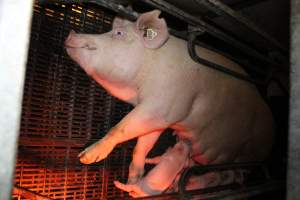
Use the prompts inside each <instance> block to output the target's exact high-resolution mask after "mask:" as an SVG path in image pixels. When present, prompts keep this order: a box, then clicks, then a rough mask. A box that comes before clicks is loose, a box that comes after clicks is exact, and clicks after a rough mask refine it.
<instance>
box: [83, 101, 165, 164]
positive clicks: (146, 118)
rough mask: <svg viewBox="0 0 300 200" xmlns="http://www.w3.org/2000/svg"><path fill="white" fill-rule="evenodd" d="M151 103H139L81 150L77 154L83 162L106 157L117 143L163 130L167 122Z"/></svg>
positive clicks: (87, 162)
mask: <svg viewBox="0 0 300 200" xmlns="http://www.w3.org/2000/svg"><path fill="white" fill-rule="evenodd" d="M160 113H161V112H160V111H157V110H156V109H153V105H152V103H151V104H148V105H147V104H145V103H143V104H139V105H137V106H136V107H135V108H134V109H133V110H132V111H131V112H130V113H128V114H127V115H126V116H125V117H124V118H123V119H122V120H121V121H120V122H119V123H118V124H117V125H116V126H115V127H113V128H112V129H111V130H110V131H109V132H108V133H107V134H106V135H105V136H104V137H103V138H102V139H101V140H99V141H98V142H96V143H95V144H93V145H91V146H90V147H88V148H86V149H85V150H84V151H82V152H81V153H80V154H79V155H78V156H79V157H80V161H81V162H82V163H84V164H90V163H93V162H99V161H101V160H103V159H104V158H106V157H107V156H108V154H109V153H110V152H111V151H112V150H113V149H114V147H115V146H116V145H117V144H120V143H122V142H125V141H127V140H130V139H133V138H136V137H140V136H142V135H145V134H147V133H152V132H155V131H163V130H164V129H166V128H167V127H168V126H169V123H167V122H166V120H164V119H163V116H162V115H161V114H160Z"/></svg>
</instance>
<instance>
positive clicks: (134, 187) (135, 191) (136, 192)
mask: <svg viewBox="0 0 300 200" xmlns="http://www.w3.org/2000/svg"><path fill="white" fill-rule="evenodd" d="M114 184H115V186H116V187H117V188H119V189H120V190H123V191H125V192H128V193H129V195H130V196H132V197H134V198H137V197H145V196H148V195H149V194H147V193H145V192H144V191H143V190H142V189H141V188H140V187H139V186H138V184H123V183H121V182H119V181H114Z"/></svg>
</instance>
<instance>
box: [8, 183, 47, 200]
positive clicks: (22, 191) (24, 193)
mask: <svg viewBox="0 0 300 200" xmlns="http://www.w3.org/2000/svg"><path fill="white" fill-rule="evenodd" d="M13 194H15V195H19V196H21V197H25V198H28V199H35V200H52V199H50V198H48V197H44V196H42V195H40V194H38V193H36V192H32V191H30V190H28V189H26V188H23V187H19V186H15V187H14V189H13Z"/></svg>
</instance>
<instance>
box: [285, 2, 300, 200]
mask: <svg viewBox="0 0 300 200" xmlns="http://www.w3.org/2000/svg"><path fill="white" fill-rule="evenodd" d="M290 22H291V34H290V36H291V37H290V38H291V44H290V45H291V46H290V56H291V57H290V62H291V72H290V83H291V88H290V94H291V96H290V114H289V115H290V116H289V117H290V119H289V139H288V143H289V148H288V173H287V199H288V200H292V199H293V200H294V199H299V194H300V56H299V55H300V0H291V21H290Z"/></svg>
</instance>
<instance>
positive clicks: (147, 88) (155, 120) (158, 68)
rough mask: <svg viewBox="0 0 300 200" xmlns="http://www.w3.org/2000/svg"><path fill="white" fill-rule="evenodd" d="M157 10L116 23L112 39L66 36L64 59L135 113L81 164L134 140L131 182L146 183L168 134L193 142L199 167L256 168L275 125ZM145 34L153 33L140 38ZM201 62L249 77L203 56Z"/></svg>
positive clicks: (249, 90)
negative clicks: (150, 156) (193, 53)
mask: <svg viewBox="0 0 300 200" xmlns="http://www.w3.org/2000/svg"><path fill="white" fill-rule="evenodd" d="M159 14H160V12H159V11H157V10H155V11H152V12H148V13H144V14H142V15H140V17H139V18H138V20H137V22H135V23H132V22H129V21H126V20H121V19H119V18H117V19H116V20H115V21H114V24H113V30H112V31H111V32H108V33H105V34H101V35H90V34H76V33H74V32H71V33H70V34H69V36H68V38H67V39H66V42H65V46H66V50H67V53H68V54H69V56H70V57H71V58H72V59H73V60H74V61H76V62H77V63H78V64H79V65H80V66H81V67H82V68H83V69H84V70H85V71H86V72H87V74H88V75H90V76H91V77H92V78H94V79H95V80H96V81H97V82H98V83H99V84H100V85H102V86H103V87H104V88H105V89H106V90H107V91H108V92H109V93H111V94H112V95H113V96H115V97H117V98H119V99H121V100H123V101H126V102H128V103H131V104H132V105H134V106H135V108H134V109H133V110H132V111H131V112H130V113H129V114H127V115H126V116H125V117H124V118H123V119H122V120H121V121H120V122H119V123H118V124H117V125H116V126H115V127H113V128H112V129H111V130H110V131H109V132H108V133H107V134H106V135H105V137H103V138H102V139H100V140H99V141H98V142H96V143H95V144H93V145H92V146H90V147H88V148H87V149H85V150H84V151H82V152H81V153H80V154H79V157H80V161H81V162H82V163H85V164H90V163H93V162H99V161H101V160H103V159H105V158H106V157H107V156H108V155H109V154H110V152H111V151H112V150H113V149H114V147H115V146H116V145H117V144H120V143H123V142H125V141H128V140H131V139H133V138H138V144H137V146H136V147H135V149H134V154H133V159H132V163H131V164H130V169H129V180H128V183H130V184H134V183H136V182H138V180H139V179H140V178H141V177H142V176H143V171H144V164H145V157H146V155H147V153H148V152H149V150H150V149H151V148H152V146H153V145H154V144H155V142H156V140H157V138H158V136H159V135H160V133H161V132H162V131H163V130H165V129H166V128H172V129H174V130H175V132H176V134H177V136H178V138H180V139H187V140H189V141H190V142H191V152H192V153H191V156H192V158H193V160H194V161H195V162H197V163H199V164H203V165H205V164H217V163H224V162H237V161H240V162H242V161H244V162H246V161H261V160H263V159H265V158H266V156H267V155H268V154H269V152H270V150H271V147H272V137H273V119H272V115H271V112H270V110H269V108H268V107H267V105H266V104H265V103H264V101H263V100H262V98H261V97H260V95H259V94H258V92H257V90H256V88H255V87H254V86H253V85H251V84H249V83H248V82H245V81H241V80H238V79H235V78H232V77H230V76H228V75H224V74H222V73H219V72H216V71H214V70H212V69H209V68H207V67H203V66H201V65H199V64H197V63H195V62H194V61H193V60H191V58H190V57H189V55H188V51H187V48H186V41H184V40H181V39H178V38H176V37H173V36H169V35H168V31H167V26H166V23H165V21H164V19H160V18H158V16H159ZM145 28H151V29H152V30H154V31H155V32H156V33H157V36H155V37H154V38H153V39H149V38H147V37H144V35H145V34H144V33H145V32H144V30H145ZM196 50H197V53H198V55H199V56H200V57H202V58H204V59H207V60H209V61H212V62H215V63H217V64H220V65H223V66H226V67H228V68H230V69H232V70H235V71H238V72H240V73H244V74H246V73H245V72H244V71H243V70H242V68H241V67H240V66H238V65H237V64H236V63H234V62H232V61H231V60H228V59H227V58H225V57H223V56H221V55H219V54H217V53H215V52H212V51H210V50H208V49H205V48H201V47H197V49H196Z"/></svg>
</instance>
